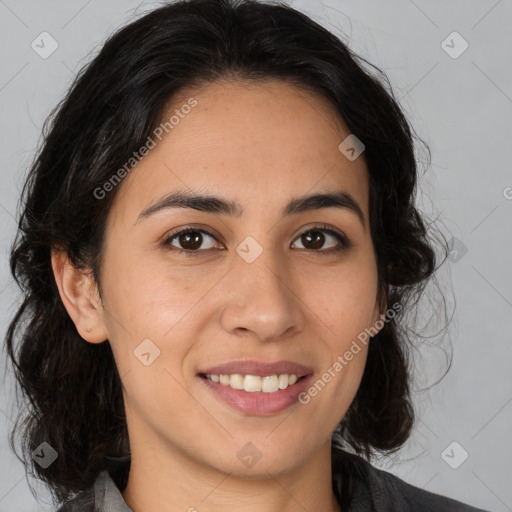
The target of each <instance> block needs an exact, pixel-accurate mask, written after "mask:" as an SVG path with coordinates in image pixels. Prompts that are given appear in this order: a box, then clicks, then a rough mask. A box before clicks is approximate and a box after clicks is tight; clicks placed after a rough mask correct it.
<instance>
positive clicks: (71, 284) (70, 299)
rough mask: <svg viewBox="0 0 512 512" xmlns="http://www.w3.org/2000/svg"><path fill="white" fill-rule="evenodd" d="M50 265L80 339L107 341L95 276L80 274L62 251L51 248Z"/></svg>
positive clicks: (94, 341)
mask: <svg viewBox="0 0 512 512" xmlns="http://www.w3.org/2000/svg"><path fill="white" fill-rule="evenodd" d="M51 261H52V269H53V274H54V276H55V281H56V283H57V287H58V289H59V295H60V298H61V300H62V303H63V304H64V307H65V308H66V311H67V312H68V314H69V316H70V317H71V320H72V321H73V323H74V324H75V327H76V329H77V331H78V333H79V334H80V336H82V338H84V339H85V340H86V341H88V342H89V343H101V342H103V341H105V340H106V339H107V338H108V335H107V331H106V328H105V325H104V322H103V306H102V304H101V299H100V297H99V293H98V289H97V285H96V283H95V281H94V278H93V276H92V273H91V272H90V271H82V270H78V269H77V268H76V267H75V266H74V265H73V264H72V263H71V262H70V261H69V257H68V255H67V253H66V252H65V251H63V250H58V249H55V248H52V251H51Z"/></svg>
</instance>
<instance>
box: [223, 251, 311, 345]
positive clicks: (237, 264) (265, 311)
mask: <svg viewBox="0 0 512 512" xmlns="http://www.w3.org/2000/svg"><path fill="white" fill-rule="evenodd" d="M233 265H234V268H233V269H232V270H231V272H230V275H229V276H228V279H227V281H226V282H227V283H228V284H226V285H225V289H224V290H223V297H225V300H224V304H223V309H222V314H221V324H222V327H223V328H224V329H225V330H226V331H227V332H229V333H231V334H238V335H240V334H241V333H247V331H248V332H249V333H250V334H252V335H253V336H254V337H256V338H257V339H259V340H260V341H272V340H277V339H281V338H283V337H287V336H290V335H293V334H295V333H297V332H300V331H301V330H302V329H303V324H304V320H305V316H304V311H303V309H302V304H303V303H302V302H301V300H300V298H299V291H298V290H297V289H294V288H297V286H296V285H295V286H294V283H293V282H291V281H292V277H291V273H290V272H289V271H286V270H285V269H284V267H283V265H281V266H280V265H279V263H278V261H277V259H276V258H275V255H274V254H273V253H272V251H270V250H264V251H263V252H262V254H261V255H260V256H259V257H258V258H257V259H256V260H255V261H253V262H252V263H248V262H247V261H245V260H244V259H243V258H241V257H239V256H238V255H235V256H234V262H233Z"/></svg>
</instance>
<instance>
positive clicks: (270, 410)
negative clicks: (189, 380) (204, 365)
mask: <svg viewBox="0 0 512 512" xmlns="http://www.w3.org/2000/svg"><path fill="white" fill-rule="evenodd" d="M312 377H313V374H310V375H307V376H305V377H304V378H302V379H300V380H299V381H297V382H296V383H295V384H292V385H291V386H288V387H287V388H286V389H279V390H277V391H275V392H274V393H264V392H263V391H255V392H250V391H244V390H242V389H233V388H232V387H230V386H224V385H223V384H221V383H220V382H213V381H212V380H210V379H207V378H205V377H199V378H200V379H201V380H202V381H203V382H204V383H205V385H206V386H207V387H208V388H209V389H210V390H211V391H213V393H214V394H215V395H216V396H218V397H219V398H220V399H221V400H223V401H224V402H226V403H228V404H229V405H231V406H232V407H234V408H235V409H237V410H238V411H242V412H245V413H246V414H250V415H251V416H268V415H271V414H277V413H279V412H281V411H284V410H285V409H287V408H288V407H290V406H291V405H293V404H294V403H296V402H297V401H298V396H299V395H300V393H302V392H303V391H305V390H306V388H307V387H308V386H309V382H310V380H311V378H312Z"/></svg>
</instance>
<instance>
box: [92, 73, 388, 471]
mask: <svg viewBox="0 0 512 512" xmlns="http://www.w3.org/2000/svg"><path fill="white" fill-rule="evenodd" d="M192 96H193V98H195V100H196V101H197V104H196V106H194V107H193V108H190V109H188V108H185V109H182V108H181V107H182V105H184V104H187V101H188V100H189V99H190V98H191V97H192ZM190 104H191V103H190ZM176 110H178V111H179V112H180V113H181V115H180V116H179V122H176V118H175V119H174V122H173V128H172V129H170V130H169V134H168V135H166V136H165V137H163V138H162V140H161V141H159V140H158V139H157V138H154V141H155V145H154V147H152V149H150V150H149V152H148V153H147V155H146V156H145V157H144V158H143V159H142V160H141V161H140V162H139V163H138V164H137V165H136V166H135V167H134V169H133V170H132V171H131V172H130V173H129V174H128V175H127V176H126V178H124V180H123V182H122V183H121V184H120V185H118V186H119V187H120V188H119V190H118V191H117V192H118V194H117V196H116V199H115V201H114V204H113V208H112V210H111V212H110V215H109V218H108V225H107V228H106V239H105V252H104V259H103V263H102V268H101V280H102V289H103V306H104V313H102V314H101V315H102V316H100V323H101V325H102V328H103V329H104V332H105V337H106V338H108V340H109V342H110V344H111V346H112V349H113V352H114V356H115V360H116V363H117V366H118V369H119V374H120V376H121V379H122V382H123V392H124V400H125V409H126V414H127V422H128V430H129V435H130V443H131V445H132V451H133V450H134V448H135V447H137V449H136V451H137V453H139V454H140V453H142V452H143V453H144V454H145V455H146V456H147V455H151V456H154V457H156V458H158V457H162V459H164V458H165V457H166V456H168V455H169V453H172V454H175V455H176V456H177V457H182V458H183V459H184V460H187V461H189V462H190V463H191V464H200V465H201V467H202V468H211V469H215V470H220V471H225V472H231V473H236V474H247V475H265V474H266V473H265V472H267V471H268V472H270V473H272V474H274V475H275V474H279V473H280V472H286V471H290V470H291V469H293V468H298V467H300V466H301V465H302V464H304V463H305V462H306V461H307V460H308V459H309V458H310V457H311V456H312V455H313V454H314V453H315V452H318V451H319V450H320V448H321V447H325V444H326V443H329V442H330V437H331V433H332V432H333V430H334V429H335V428H336V425H337V424H338V423H339V422H340V420H341V419H342V417H343V416H344V415H345V413H346V411H347V409H348V407H349V405H350V403H351V402H352V400H353V398H354V396H355V393H356V391H357V388H358V386H359V383H360V380H361V377H362V374H363V370H364V366H365V361H366V354H367V350H366V346H365V345H361V344H360V345H361V347H362V349H361V350H360V351H359V352H358V353H357V354H356V355H354V356H353V358H352V360H351V361H350V362H348V364H346V365H344V366H343V369H341V370H340V371H338V372H334V376H332V375H331V378H330V381H329V382H327V383H325V380H324V385H322V386H321V387H319V389H320V391H318V392H317V393H316V396H314V397H310V400H309V401H307V400H306V399H305V398H304V397H305V395H304V394H303V395H301V396H302V397H303V399H302V401H299V400H298V399H297V395H298V392H299V391H305V392H307V390H308V389H310V388H311V386H313V385H314V384H315V382H317V381H318V380H321V381H322V375H323V374H324V373H325V372H327V371H328V369H329V368H332V367H333V365H334V363H335V361H336V360H339V359H338V358H339V357H340V358H342V357H343V356H344V354H345V353H346V352H347V350H349V348H350V346H351V344H352V342H353V341H354V340H357V336H358V335H359V334H360V333H361V332H362V331H364V329H365V328H369V327H371V326H372V325H373V324H374V323H375V322H376V321H377V320H378V318H379V315H380V314H381V313H383V311H379V309H378V305H377V273H376V262H375V256H374V251H373V245H372V240H371V237H370V227H369V219H368V206H369V205H368V197H369V190H368V176H367V169H366V166H365V163H364V160H363V158H362V157H359V158H355V159H352V158H350V159H349V158H347V156H345V155H346V154H348V155H350V153H343V152H341V151H340V149H339V148H338V146H339V145H340V143H341V142H342V141H343V140H344V139H345V138H346V137H347V136H348V135H349V133H350V132H349V131H348V129H347V127H346V126H345V125H344V123H343V122H342V121H341V120H339V119H337V118H336V117H335V115H334V114H333V111H332V108H331V107H330V106H329V105H328V104H327V103H326V102H325V101H324V100H323V99H321V98H320V97H317V96H315V95H312V94H311V93H309V92H307V91H305V90H300V89H297V88H295V87H293V86H291V85H288V84H285V83H283V82H277V81H275V82H269V83H266V84H256V83H254V82H244V83H240V82H239V83H235V82H225V83H223V84H220V83H217V84H210V85H208V86H205V87H204V88H201V89H199V90H198V91H197V92H194V94H189V95H185V94H184V95H182V97H181V98H180V99H179V100H178V99H175V100H174V101H173V105H172V108H170V109H169V110H168V111H166V112H165V115H164V116H163V121H164V122H165V121H167V120H169V118H170V117H171V116H172V115H173V114H175V111H176ZM184 112H188V113H187V114H185V113H184ZM168 126H169V125H168ZM163 133H164V134H165V131H164V132H163ZM151 146H153V144H151ZM341 192H344V193H345V194H348V195H350V196H351V198H352V199H353V201H354V202H355V203H356V206H354V207H353V208H349V207H342V206H337V207H336V206H334V205H333V203H331V205H330V206H329V205H328V204H326V203H325V204H323V207H321V208H316V206H320V205H321V202H320V201H317V202H315V201H312V202H309V203H305V205H303V206H304V207H302V208H291V209H292V210H293V211H292V212H286V210H287V209H290V208H288V207H289V205H290V204H292V206H293V205H301V204H302V201H303V199H304V198H305V197H306V196H310V195H315V194H336V193H341ZM110 193H112V192H110ZM170 194H183V195H186V196H188V197H193V196H196V195H203V196H215V197H216V198H218V200H215V201H213V200H212V201H208V202H203V201H198V202H197V203H196V205H197V208H192V207H190V204H189V206H186V205H185V204H184V203H183V202H182V206H181V207H178V206H176V205H174V206H170V205H169V204H167V207H162V206H165V205H162V204H161V202H162V201H164V203H165V198H166V197H167V196H169V195H170ZM219 201H222V204H224V203H227V204H230V205H236V206H234V207H230V208H226V207H224V206H222V207H219V204H220V203H219ZM169 203H170V202H169ZM155 205H160V206H158V207H157V208H152V207H154V206H155ZM357 207H358V208H359V209H360V210H361V212H362V214H363V215H362V218H360V216H359V215H358V214H357V213H356V210H357ZM148 209H149V210H148ZM143 212H146V213H143ZM324 226H325V228H324ZM189 227H190V228H193V231H192V232H191V233H189V234H188V235H187V234H182V235H181V236H180V235H177V236H175V235H176V233H177V232H179V231H180V230H183V229H185V228H189ZM324 229H327V230H331V231H332V232H333V233H335V234H336V233H337V234H339V235H340V236H341V237H345V238H346V239H347V241H348V242H349V244H350V245H349V246H346V247H345V245H344V242H343V241H339V240H338V239H337V238H336V235H335V234H332V233H331V231H325V230H324ZM203 230H204V231H203ZM180 249H181V250H182V251H184V252H181V253H180V252H179V250H180ZM187 251H188V252H187ZM248 361H249V364H250V362H256V363H263V364H265V363H276V362H283V361H285V362H289V363H296V364H299V365H302V367H304V368H301V369H298V368H296V369H293V368H291V367H290V368H287V367H286V366H282V367H280V366H277V367H269V368H264V367H257V366H250V365H249V366H243V365H242V363H244V362H245V363H247V362H248ZM233 362H234V363H233ZM227 363H233V366H231V367H230V368H225V369H224V374H227V375H232V374H236V373H239V374H240V375H241V377H236V376H235V377H230V383H232V384H233V385H234V386H235V387H236V386H237V384H238V386H239V387H240V386H244V385H246V384H247V386H252V385H254V386H256V388H255V389H257V386H258V384H259V383H260V382H261V381H264V384H263V385H264V386H265V389H267V390H272V389H275V387H276V385H277V386H278V383H279V377H277V380H276V378H273V377H270V378H267V379H262V380H261V379H257V378H254V377H249V378H247V379H246V378H245V375H246V374H248V375H254V376H255V377H258V376H259V377H261V376H265V375H273V374H276V375H278V376H279V375H280V374H288V373H289V374H298V376H301V375H304V374H309V377H306V378H305V379H303V380H300V381H299V382H297V383H296V384H292V383H290V381H289V380H288V381H286V378H285V377H281V384H282V386H283V387H284V384H285V383H286V382H288V383H289V386H288V388H287V389H280V390H279V391H276V392H264V391H260V392H253V391H246V390H245V388H244V389H243V390H241V389H238V390H235V389H232V388H231V385H230V386H226V385H225V384H224V383H225V382H227V381H226V380H225V379H226V377H223V382H224V383H221V382H214V381H213V380H206V379H205V378H204V376H202V375H200V374H202V373H204V372H205V371H206V370H209V371H210V372H211V373H213V374H214V375H218V374H221V373H222V369H218V368H217V369H216V368H214V367H217V366H220V365H224V364H227ZM213 379H214V380H215V379H216V377H215V376H214V377H213ZM293 379H294V378H293V377H292V378H291V382H293ZM266 386H269V387H268V388H267V387H266ZM272 386H274V387H272ZM306 401H307V402H308V403H305V402H306ZM297 447H300V449H297Z"/></svg>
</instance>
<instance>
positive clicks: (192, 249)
mask: <svg viewBox="0 0 512 512" xmlns="http://www.w3.org/2000/svg"><path fill="white" fill-rule="evenodd" d="M208 238H210V239H212V240H214V241H215V237H214V236H213V235H212V234H211V233H209V232H208V231H206V230H204V229H197V228H187V229H183V230H181V231H178V232H177V233H174V234H173V235H172V236H171V237H169V238H168V239H167V240H166V241H165V242H164V245H165V246H170V247H171V250H173V251H176V252H178V253H181V252H184V253H186V254H187V255H194V256H195V255H197V254H199V253H201V252H203V251H205V250H208V249H213V248H214V247H215V243H211V244H210V246H207V247H203V249H202V250H199V248H200V247H202V246H203V244H204V243H205V240H207V239H208Z"/></svg>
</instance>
